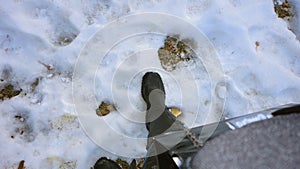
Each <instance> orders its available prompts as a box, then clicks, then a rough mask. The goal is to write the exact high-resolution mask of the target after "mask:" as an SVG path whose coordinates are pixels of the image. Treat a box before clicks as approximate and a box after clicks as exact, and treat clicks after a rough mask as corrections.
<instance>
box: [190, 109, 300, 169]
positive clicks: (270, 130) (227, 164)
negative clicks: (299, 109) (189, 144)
mask: <svg viewBox="0 0 300 169" xmlns="http://www.w3.org/2000/svg"><path fill="white" fill-rule="evenodd" d="M191 165H192V168H193V169H196V168H201V169H225V168H226V169H227V168H230V169H235V168H236V169H240V168H243V169H248V168H249V169H254V168H255V169H256V168H257V169H277V168H278V169H286V168H288V169H290V168H291V169H296V168H299V167H300V114H292V115H286V116H278V117H274V118H272V119H269V120H265V121H261V122H257V123H253V124H250V125H248V126H245V127H243V128H240V129H237V130H234V131H229V132H226V133H224V134H222V135H220V136H218V137H216V138H214V139H212V140H210V141H208V142H207V143H206V144H205V145H204V147H203V148H202V149H201V150H199V151H198V153H197V154H196V155H195V157H194V158H193V160H192V162H191Z"/></svg>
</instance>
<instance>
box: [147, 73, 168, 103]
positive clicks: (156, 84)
mask: <svg viewBox="0 0 300 169" xmlns="http://www.w3.org/2000/svg"><path fill="white" fill-rule="evenodd" d="M155 89H156V90H161V91H162V92H163V95H164V97H165V88H164V84H163V82H162V80H161V77H160V76H159V74H158V73H154V72H147V73H146V74H145V75H144V76H143V81H142V91H141V92H142V97H143V99H144V100H145V102H146V104H147V109H149V108H150V106H151V104H150V101H149V96H150V93H151V91H153V90H155Z"/></svg>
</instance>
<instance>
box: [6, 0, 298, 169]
mask: <svg viewBox="0 0 300 169" xmlns="http://www.w3.org/2000/svg"><path fill="white" fill-rule="evenodd" d="M2 4H3V5H1V6H0V90H2V89H4V88H5V87H6V86H7V85H9V84H11V85H13V86H14V89H15V90H20V89H22V91H21V93H20V94H18V95H17V96H15V97H12V98H10V99H4V100H1V99H0V116H1V120H0V121H1V122H0V128H1V134H0V150H1V151H0V157H1V159H3V160H1V162H0V168H17V166H18V165H19V162H20V161H21V160H25V166H26V168H28V169H31V168H32V169H34V168H49V169H50V168H51V169H52V168H80V169H81V168H88V167H90V166H92V165H93V164H94V162H95V161H96V160H97V159H98V158H99V157H100V156H109V157H111V158H113V159H115V158H117V157H118V156H117V155H113V154H111V153H109V152H106V151H105V150H103V149H102V148H101V147H99V146H98V145H96V144H95V143H94V142H93V141H92V140H91V139H90V138H89V137H88V136H87V134H86V133H85V132H84V129H83V127H82V126H81V124H80V122H79V119H78V116H79V115H80V112H78V110H77V108H76V105H74V98H73V96H74V95H73V94H74V93H72V92H79V94H80V92H82V91H76V90H75V91H72V82H74V79H72V78H73V75H74V68H75V65H76V64H77V65H80V64H81V65H84V63H82V62H80V63H78V62H77V61H78V60H77V59H78V58H79V57H78V56H79V55H80V52H81V51H82V49H83V47H84V46H85V45H86V44H87V43H88V42H89V40H90V38H91V37H92V35H94V34H95V33H97V32H98V31H99V30H100V29H102V28H105V27H106V26H107V24H109V23H110V22H111V21H113V20H115V19H118V18H121V17H122V16H127V15H130V14H138V13H142V12H159V13H166V14H169V15H174V16H176V17H180V18H181V19H183V20H184V21H185V22H187V23H189V24H192V25H194V26H196V27H197V28H198V29H200V30H201V31H202V32H203V33H204V35H205V36H207V38H208V40H209V41H210V42H211V43H212V45H213V46H214V47H215V50H216V52H217V53H218V62H220V64H221V65H222V67H218V66H217V67H215V68H214V67H213V66H211V65H209V67H208V68H206V69H205V68H203V67H201V66H200V68H199V69H198V67H196V68H197V69H194V70H195V72H193V73H194V75H190V74H188V72H187V71H186V70H185V67H184V65H183V66H182V67H181V68H178V69H176V70H175V71H173V72H171V73H168V72H167V71H160V70H162V68H161V67H160V63H159V60H158V56H157V57H153V58H152V56H153V55H157V53H156V50H157V49H159V48H160V47H162V46H163V44H164V39H165V37H166V35H167V33H165V32H158V34H145V35H136V36H133V37H130V38H128V39H125V40H123V41H122V42H121V43H119V44H117V45H115V46H111V48H112V49H111V50H110V53H108V54H107V55H106V56H105V57H104V58H103V59H102V60H101V62H100V61H99V60H96V62H94V64H93V65H85V67H82V68H84V71H82V72H84V73H86V74H84V75H85V77H86V78H87V79H93V81H83V83H82V84H80V85H81V87H83V88H84V87H90V86H91V87H92V88H93V89H94V92H93V93H91V95H89V96H87V97H82V100H83V102H85V103H90V107H89V108H90V109H91V110H93V111H89V112H88V113H89V115H91V116H95V123H97V121H98V120H97V118H99V117H98V116H97V115H96V113H95V110H96V108H97V107H96V106H97V104H99V103H100V102H101V101H103V100H105V101H110V102H113V103H114V104H116V105H117V110H118V111H114V112H112V113H111V114H109V115H107V116H105V117H104V119H105V120H106V121H107V122H109V123H110V125H111V127H112V128H113V129H114V130H116V131H117V132H120V133H122V134H123V135H124V136H128V137H133V138H145V137H146V136H147V134H146V129H145V127H144V125H143V124H142V122H141V119H142V117H143V114H142V113H143V110H144V109H145V105H144V103H143V101H142V99H141V97H140V95H139V92H140V79H141V77H142V75H143V73H144V72H145V71H149V70H157V71H159V72H160V73H161V75H162V77H163V80H164V82H165V87H166V93H167V96H166V97H167V105H168V106H175V107H176V106H178V107H181V109H182V110H183V116H182V117H180V120H182V121H185V122H189V121H190V120H192V121H193V122H194V123H191V124H190V125H189V126H195V125H200V124H203V123H205V120H203V118H205V117H206V116H207V112H208V111H209V110H210V106H211V103H212V100H211V97H212V96H211V95H212V94H211V92H210V91H212V90H213V91H215V92H216V95H217V96H218V97H220V98H222V99H225V107H224V115H225V116H226V117H235V116H240V115H243V114H247V113H251V112H255V111H259V110H262V109H266V108H270V107H274V106H278V105H282V104H286V103H291V102H298V103H299V102H300V42H299V35H300V29H299V28H300V17H298V16H300V15H299V13H300V3H299V2H298V1H297V0H291V4H292V5H293V10H294V13H295V16H294V18H293V20H292V22H291V23H290V24H287V22H285V21H284V20H283V19H281V18H278V16H277V15H276V13H275V12H274V5H273V2H272V0H265V1H261V0H248V1H246V0H223V1H218V0H186V1H181V0H176V1H171V0H170V1H168V0H128V2H127V1H122V2H119V1H96V0H90V1H88V0H81V1H80V0H76V1H73V0H72V1H71V0H66V1H58V0H54V1H34V0H31V1H26V2H25V1H23V0H14V1H5V2H4V1H3V2H2ZM118 21H119V22H122V19H120V20H118ZM176 22H177V21H174V23H176ZM178 22H179V21H178ZM166 24H168V23H166ZM139 26H140V25H137V27H139ZM290 26H291V27H292V31H290V30H289V29H290ZM162 27H164V25H163V24H162ZM174 29H175V28H174ZM178 29H179V28H178ZM183 32H184V30H183ZM189 33H191V32H189ZM187 34H188V33H187ZM191 34H192V33H191ZM107 36H108V37H109V36H112V37H113V36H116V37H117V36H118V34H112V35H107ZM182 36H183V35H182ZM296 36H297V37H298V39H297V38H296ZM102 40H103V39H102ZM100 41H101V39H100V40H99V44H100ZM106 42H107V41H103V44H107V43H106ZM201 45H202V46H205V45H207V44H206V43H205V44H197V46H198V47H200V48H201ZM99 48H101V47H99ZM99 48H98V49H95V48H93V49H91V51H90V52H91V53H93V52H94V53H97V52H98V51H97V50H100V49H99ZM83 51H84V50H83ZM140 55H143V56H145V57H144V58H141V57H139V56H140ZM81 56H82V53H81ZM128 56H129V57H128ZM208 56H210V55H208ZM87 63H92V62H91V61H87ZM97 63H99V64H97ZM149 65H151V66H152V69H148V67H150V66H149ZM94 66H96V67H95V69H96V70H97V71H95V70H94V69H93V67H94ZM139 66H140V67H139ZM204 66H207V65H204ZM143 67H147V69H144V70H143V71H141V70H142V68H143ZM77 68H78V67H77ZM157 68H160V69H157ZM210 70H222V71H223V72H224V78H225V80H226V85H225V83H224V85H223V88H217V89H216V90H215V89H214V88H212V87H211V81H210V80H211V79H209V78H210V77H209V75H208V73H207V72H210ZM129 75H132V76H129ZM75 77H76V76H75ZM127 77H128V78H129V77H131V79H128V78H127ZM94 80H95V81H94ZM176 81H177V82H176ZM123 84H124V85H125V86H126V85H127V86H129V87H128V88H126V87H124V86H122V85H123ZM225 86H226V91H227V92H226V95H225V91H224V88H225ZM111 88H112V89H113V92H112V93H113V94H116V95H114V96H112V95H111ZM83 91H84V90H83ZM76 94H77V93H76ZM85 94H86V93H85ZM77 96H78V95H77ZM82 96H86V95H84V94H83V95H82ZM1 97H2V96H1ZM75 101H76V99H75ZM77 101H78V100H77ZM126 101H129V102H126ZM75 103H76V102H75ZM125 103H126V104H125ZM181 103H184V104H182V105H181ZM127 104H130V105H131V106H130V107H126V105H127ZM195 105H198V106H199V107H197V106H196V108H194V107H193V106H195ZM195 110H196V112H195ZM120 112H121V113H120ZM135 112H137V113H140V114H139V115H136V114H135ZM124 117H126V118H124ZM128 119H129V120H132V121H135V122H138V123H133V122H132V121H131V122H130V121H129V120H128ZM93 124H94V123H91V125H93ZM105 130H106V129H102V128H99V127H96V128H95V132H99V133H100V134H99V137H103V140H104V141H105V142H107V143H109V144H111V145H112V146H114V145H119V144H120V142H121V141H120V140H114V139H112V138H111V137H110V136H109V135H108V134H107V132H106V131H105ZM101 133H102V135H101ZM103 133H105V134H103ZM121 143H122V144H121V145H120V146H119V147H117V148H118V149H119V150H120V151H123V152H128V155H129V156H135V157H138V156H142V155H144V153H145V149H144V148H143V146H145V142H139V145H132V144H130V143H127V142H126V141H125V142H121ZM123 143H124V144H123ZM109 144H108V145H109ZM122 145H123V146H122ZM123 159H129V157H123Z"/></svg>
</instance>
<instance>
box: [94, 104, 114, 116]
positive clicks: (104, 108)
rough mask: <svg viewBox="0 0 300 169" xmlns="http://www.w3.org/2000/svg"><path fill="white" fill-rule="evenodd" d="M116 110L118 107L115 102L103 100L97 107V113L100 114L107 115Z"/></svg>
mask: <svg viewBox="0 0 300 169" xmlns="http://www.w3.org/2000/svg"><path fill="white" fill-rule="evenodd" d="M114 110H116V109H115V106H114V105H113V104H109V103H106V102H103V101H102V102H101V104H100V106H99V107H98V108H97V109H96V114H97V115H98V116H106V115H108V114H109V113H110V112H112V111H114Z"/></svg>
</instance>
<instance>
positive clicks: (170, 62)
mask: <svg viewBox="0 0 300 169" xmlns="http://www.w3.org/2000/svg"><path fill="white" fill-rule="evenodd" d="M193 45H194V41H193V40H190V39H184V40H181V39H180V37H179V35H174V36H167V37H166V39H165V41H164V46H163V47H161V48H160V49H158V56H159V60H160V63H161V66H162V67H163V68H164V69H165V70H167V71H173V70H175V69H176V67H177V66H178V64H179V63H181V62H188V61H190V60H192V59H193V58H195V57H196V54H195V52H194V51H193V50H192V47H191V46H193Z"/></svg>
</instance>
